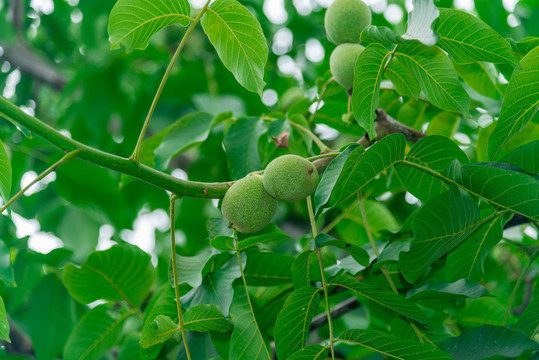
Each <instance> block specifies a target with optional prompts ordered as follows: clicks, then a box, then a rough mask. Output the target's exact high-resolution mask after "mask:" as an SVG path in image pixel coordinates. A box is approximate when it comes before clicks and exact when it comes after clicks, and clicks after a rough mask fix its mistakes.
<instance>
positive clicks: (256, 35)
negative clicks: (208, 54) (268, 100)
mask: <svg viewBox="0 0 539 360" xmlns="http://www.w3.org/2000/svg"><path fill="white" fill-rule="evenodd" d="M202 27H203V29H204V32H205V33H206V35H208V38H209V39H210V41H211V43H212V44H213V46H214V47H215V49H216V50H217V53H218V54H219V57H220V58H221V61H222V62H223V64H224V65H225V66H226V68H227V69H228V70H230V71H231V72H232V73H233V74H234V76H235V78H236V80H238V82H239V83H240V84H241V85H242V86H243V87H244V88H246V89H247V90H250V91H253V92H257V93H258V94H260V95H262V90H263V89H264V85H265V84H266V83H265V82H264V80H263V79H264V67H265V66H266V61H267V60H268V46H267V44H266V38H265V37H264V33H263V31H262V27H261V26H260V23H259V22H258V20H257V19H256V18H255V17H254V16H253V15H252V14H251V13H250V12H249V10H247V8H246V7H245V6H243V5H242V4H240V3H239V2H237V1H236V0H217V1H215V2H214V3H213V4H212V5H211V6H210V7H209V8H208V11H207V12H206V14H205V15H204V17H203V18H202Z"/></svg>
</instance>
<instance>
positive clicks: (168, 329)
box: [140, 315, 180, 349]
mask: <svg viewBox="0 0 539 360" xmlns="http://www.w3.org/2000/svg"><path fill="white" fill-rule="evenodd" d="M179 330H180V328H179V327H178V324H176V323H175V322H174V321H172V319H171V318H169V317H168V316H164V315H157V317H156V318H155V319H154V320H153V322H152V324H150V326H149V327H148V328H147V329H146V330H145V331H144V332H143V333H142V337H141V339H140V346H141V347H142V349H146V348H149V347H150V346H154V345H157V344H161V343H164V342H165V341H167V340H168V339H170V338H171V337H172V336H173V335H174V334H175V333H176V332H178V331H179Z"/></svg>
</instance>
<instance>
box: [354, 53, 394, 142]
mask: <svg viewBox="0 0 539 360" xmlns="http://www.w3.org/2000/svg"><path fill="white" fill-rule="evenodd" d="M389 55H390V53H389V51H387V49H386V48H385V47H383V46H382V45H380V44H376V43H374V44H371V45H369V46H367V47H366V48H365V50H363V51H362V52H361V54H360V55H359V58H358V59H357V61H356V66H355V68H354V79H355V80H354V92H353V93H352V110H353V112H354V116H355V118H356V120H357V122H358V123H359V125H361V127H363V128H364V129H365V130H366V131H367V133H368V134H369V137H370V138H371V139H374V138H376V130H375V129H374V118H375V116H376V115H375V113H374V110H376V108H377V107H378V100H379V96H380V83H381V82H382V76H383V74H384V66H385V64H386V61H387V58H388V57H389Z"/></svg>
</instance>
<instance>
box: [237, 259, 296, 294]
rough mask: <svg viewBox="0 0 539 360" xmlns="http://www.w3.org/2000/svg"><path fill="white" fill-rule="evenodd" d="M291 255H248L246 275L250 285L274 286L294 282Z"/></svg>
mask: <svg viewBox="0 0 539 360" xmlns="http://www.w3.org/2000/svg"><path fill="white" fill-rule="evenodd" d="M293 262H294V258H293V257H292V256H290V255H286V254H280V253H274V252H251V253H249V254H247V265H246V266H245V270H244V274H245V278H246V280H247V284H248V285H253V286H274V285H280V284H286V283H289V282H291V281H292V272H291V271H292V270H291V269H292V263H293Z"/></svg>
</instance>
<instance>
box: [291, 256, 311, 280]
mask: <svg viewBox="0 0 539 360" xmlns="http://www.w3.org/2000/svg"><path fill="white" fill-rule="evenodd" d="M312 254H314V251H311V250H307V251H304V252H302V253H300V254H298V255H297V256H296V258H295V259H294V262H293V263H292V283H293V284H294V288H295V289H299V288H302V287H306V286H311V277H310V270H311V255H312Z"/></svg>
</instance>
